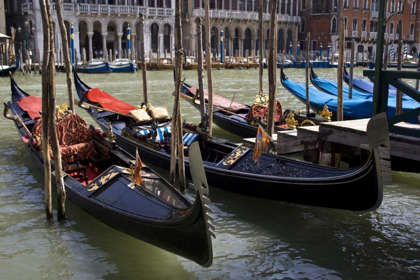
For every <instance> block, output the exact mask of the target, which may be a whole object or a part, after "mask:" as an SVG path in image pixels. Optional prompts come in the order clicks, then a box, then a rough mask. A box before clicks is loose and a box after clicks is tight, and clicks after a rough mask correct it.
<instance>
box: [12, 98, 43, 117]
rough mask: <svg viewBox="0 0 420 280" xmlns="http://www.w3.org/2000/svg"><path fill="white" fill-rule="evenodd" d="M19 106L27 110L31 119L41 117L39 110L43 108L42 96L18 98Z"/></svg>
mask: <svg viewBox="0 0 420 280" xmlns="http://www.w3.org/2000/svg"><path fill="white" fill-rule="evenodd" d="M17 104H18V105H19V107H20V108H21V109H22V110H23V111H26V112H27V113H28V115H29V117H30V118H31V119H33V120H34V119H36V118H39V117H40V114H39V112H40V111H41V110H42V98H41V97H38V96H28V97H22V98H21V99H19V100H18V102H17Z"/></svg>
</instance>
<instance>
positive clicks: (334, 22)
mask: <svg viewBox="0 0 420 280" xmlns="http://www.w3.org/2000/svg"><path fill="white" fill-rule="evenodd" d="M331 33H333V34H336V33H337V18H336V17H333V18H332V19H331Z"/></svg>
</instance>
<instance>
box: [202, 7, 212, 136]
mask: <svg viewBox="0 0 420 280" xmlns="http://www.w3.org/2000/svg"><path fill="white" fill-rule="evenodd" d="M204 3H205V4H204V5H205V16H204V24H205V26H206V34H205V35H206V36H205V40H206V54H207V56H206V65H207V91H208V96H207V103H208V106H209V108H210V109H209V110H208V112H207V115H208V129H207V131H208V133H209V135H210V136H211V135H212V130H213V129H212V127H213V81H212V70H213V69H212V62H211V42H210V34H211V29H210V1H209V0H205V1H204Z"/></svg>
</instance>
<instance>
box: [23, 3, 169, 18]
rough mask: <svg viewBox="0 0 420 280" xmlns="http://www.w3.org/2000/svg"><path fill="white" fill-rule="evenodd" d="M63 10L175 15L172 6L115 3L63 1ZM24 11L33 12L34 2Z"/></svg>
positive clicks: (53, 5)
mask: <svg viewBox="0 0 420 280" xmlns="http://www.w3.org/2000/svg"><path fill="white" fill-rule="evenodd" d="M56 5H57V4H55V3H52V4H51V9H52V10H53V11H55V10H56ZM62 7H63V11H65V12H78V13H80V14H119V15H121V14H122V15H138V14H140V13H143V14H147V15H156V16H174V15H175V10H174V9H172V8H148V7H141V6H114V5H97V4H80V3H79V4H75V3H63V4H62ZM22 12H23V13H33V12H34V5H33V3H24V4H22Z"/></svg>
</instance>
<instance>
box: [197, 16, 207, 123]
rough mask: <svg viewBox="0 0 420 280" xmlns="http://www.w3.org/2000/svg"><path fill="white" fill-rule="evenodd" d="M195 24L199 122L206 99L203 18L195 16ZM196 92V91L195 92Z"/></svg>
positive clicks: (204, 113) (204, 109)
mask: <svg viewBox="0 0 420 280" xmlns="http://www.w3.org/2000/svg"><path fill="white" fill-rule="evenodd" d="M195 25H196V27H197V76H198V94H199V99H200V115H201V122H203V121H204V120H203V117H204V116H205V115H206V101H205V97H204V85H203V71H204V70H203V67H204V66H203V40H202V38H203V37H202V28H203V19H202V18H200V17H196V18H195ZM196 94H197V93H196Z"/></svg>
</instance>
